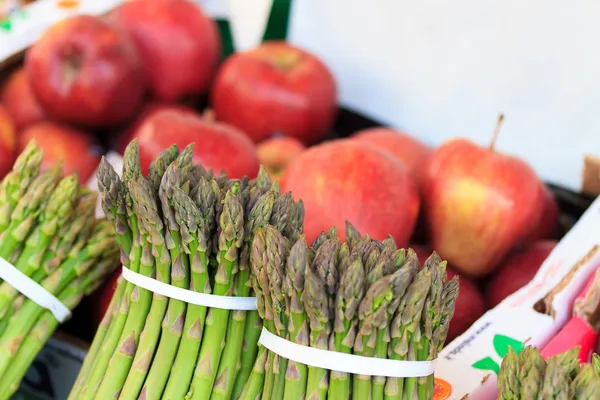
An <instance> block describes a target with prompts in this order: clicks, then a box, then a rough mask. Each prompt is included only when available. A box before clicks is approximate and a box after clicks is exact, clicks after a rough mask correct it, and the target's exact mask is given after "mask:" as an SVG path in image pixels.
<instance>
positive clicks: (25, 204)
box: [0, 165, 62, 260]
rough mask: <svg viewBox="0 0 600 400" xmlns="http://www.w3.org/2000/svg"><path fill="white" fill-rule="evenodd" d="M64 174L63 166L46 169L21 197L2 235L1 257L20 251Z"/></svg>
mask: <svg viewBox="0 0 600 400" xmlns="http://www.w3.org/2000/svg"><path fill="white" fill-rule="evenodd" d="M61 176H62V167H61V166H60V165H56V166H55V167H53V168H51V169H49V170H46V171H44V172H42V173H41V174H39V175H38V176H37V177H36V178H34V179H33V181H32V182H31V184H30V185H29V187H28V189H27V191H26V192H25V194H24V195H23V196H22V197H21V198H20V199H19V201H18V203H17V204H16V206H15V209H14V211H13V212H12V214H11V216H10V223H9V224H8V226H7V228H6V230H5V231H4V233H3V236H2V242H1V243H0V257H2V258H4V259H5V260H6V259H9V258H10V256H11V255H12V254H14V253H15V252H18V250H19V249H20V248H21V247H22V246H23V244H24V243H25V240H26V239H27V237H28V236H29V233H30V232H31V230H32V228H33V227H34V224H35V223H36V220H37V216H38V214H39V212H40V211H41V210H40V207H42V206H43V203H44V202H45V201H46V199H47V194H48V192H51V191H52V190H54V188H55V186H56V184H57V183H58V181H59V180H60V178H61Z"/></svg>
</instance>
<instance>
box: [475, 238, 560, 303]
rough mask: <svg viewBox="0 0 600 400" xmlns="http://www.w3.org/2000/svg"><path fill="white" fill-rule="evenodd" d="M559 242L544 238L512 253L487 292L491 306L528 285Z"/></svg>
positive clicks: (499, 269) (494, 277)
mask: <svg viewBox="0 0 600 400" xmlns="http://www.w3.org/2000/svg"><path fill="white" fill-rule="evenodd" d="M556 244H557V242H556V241H554V240H542V241H539V242H537V243H535V244H533V245H531V246H529V247H526V248H524V249H522V250H519V251H516V252H514V253H512V254H511V255H510V256H509V257H508V258H507V259H506V260H505V261H504V262H503V263H502V265H501V266H500V267H499V268H498V271H496V273H495V275H494V276H493V278H492V281H491V282H490V284H489V285H488V287H487V289H486V293H485V297H486V301H487V304H488V306H489V307H495V306H496V305H498V304H500V302H501V301H502V300H504V299H505V298H506V297H508V296H509V295H511V294H513V293H514V292H516V291H517V290H519V289H520V288H522V287H523V286H525V285H527V284H528V283H529V282H530V281H531V280H532V279H533V277H534V276H535V274H536V273H537V271H538V270H539V269H540V267H541V266H542V263H543V262H544V261H545V260H546V258H548V256H549V255H550V253H551V252H552V250H553V249H554V247H555V246H556Z"/></svg>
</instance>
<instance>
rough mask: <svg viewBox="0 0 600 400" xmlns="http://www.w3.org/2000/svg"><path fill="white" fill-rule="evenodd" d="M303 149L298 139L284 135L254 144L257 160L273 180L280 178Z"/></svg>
mask: <svg viewBox="0 0 600 400" xmlns="http://www.w3.org/2000/svg"><path fill="white" fill-rule="evenodd" d="M305 149H306V147H305V146H304V145H303V144H302V142H300V141H299V140H298V139H295V138H292V137H285V136H283V137H274V138H271V139H267V140H265V141H263V142H260V143H259V144H258V146H256V150H257V152H258V160H259V161H260V163H261V164H262V165H263V166H264V167H265V168H266V169H267V171H268V172H269V175H270V176H271V179H273V180H279V179H281V176H282V175H283V173H284V172H285V169H286V168H287V166H288V165H289V164H290V163H291V162H292V161H293V160H294V159H296V158H297V157H298V156H299V155H300V154H301V153H302V152H303V151H304V150H305Z"/></svg>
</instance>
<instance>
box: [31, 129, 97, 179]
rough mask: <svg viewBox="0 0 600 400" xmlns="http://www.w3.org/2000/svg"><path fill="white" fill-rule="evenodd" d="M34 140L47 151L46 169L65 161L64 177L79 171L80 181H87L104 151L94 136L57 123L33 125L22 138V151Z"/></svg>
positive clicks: (44, 160)
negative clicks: (101, 151)
mask: <svg viewBox="0 0 600 400" xmlns="http://www.w3.org/2000/svg"><path fill="white" fill-rule="evenodd" d="M32 139H35V140H36V141H37V143H38V145H39V146H40V148H42V149H43V150H44V158H43V160H42V166H41V168H42V169H47V168H50V167H52V166H54V165H56V163H57V162H58V161H62V163H63V173H64V175H65V176H67V175H70V174H72V173H73V172H77V175H78V176H79V181H80V182H83V183H85V182H87V181H88V179H89V178H90V177H91V176H92V174H93V173H94V172H95V171H96V168H97V167H98V163H99V162H100V151H99V148H98V145H97V143H96V141H95V140H94V137H93V136H91V135H89V134H87V133H85V132H82V131H79V130H76V129H74V128H71V127H69V126H66V125H61V124H58V123H55V122H41V123H39V124H35V125H32V126H30V127H29V128H27V129H25V130H24V131H23V132H21V134H20V135H19V151H22V150H23V149H24V148H25V146H27V143H29V141H30V140H32Z"/></svg>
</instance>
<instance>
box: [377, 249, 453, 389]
mask: <svg viewBox="0 0 600 400" xmlns="http://www.w3.org/2000/svg"><path fill="white" fill-rule="evenodd" d="M418 268H419V260H418V258H417V255H416V254H414V253H412V254H411V255H410V256H409V258H408V259H407V262H406V263H405V264H404V265H403V266H402V267H401V268H400V269H398V270H397V271H396V272H394V273H393V274H392V275H387V276H386V277H384V278H381V279H380V280H379V281H378V282H383V283H379V284H380V285H384V284H386V281H387V285H388V289H387V290H389V291H388V292H387V294H386V295H385V297H384V300H383V301H382V302H381V305H380V306H379V308H378V309H377V311H374V313H373V317H372V324H373V328H374V329H375V333H376V341H375V353H374V355H375V357H377V358H387V355H388V345H389V343H390V341H391V337H390V330H389V329H390V323H391V320H392V318H393V316H394V314H395V313H396V311H397V309H398V307H399V305H400V301H401V299H402V296H403V295H404V293H405V292H406V290H407V289H408V287H409V285H410V284H411V283H412V280H413V278H414V276H415V274H416V272H417V270H418ZM377 284H378V283H377V282H376V283H375V284H374V285H373V286H375V285H377ZM390 295H391V298H390ZM452 305H454V303H452ZM385 382H386V378H385V377H384V376H374V377H372V379H371V384H372V395H371V398H372V399H373V400H383V398H384V389H385Z"/></svg>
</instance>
